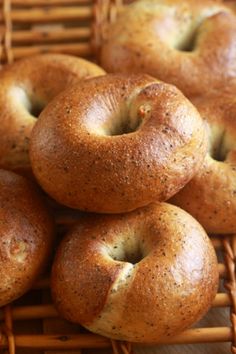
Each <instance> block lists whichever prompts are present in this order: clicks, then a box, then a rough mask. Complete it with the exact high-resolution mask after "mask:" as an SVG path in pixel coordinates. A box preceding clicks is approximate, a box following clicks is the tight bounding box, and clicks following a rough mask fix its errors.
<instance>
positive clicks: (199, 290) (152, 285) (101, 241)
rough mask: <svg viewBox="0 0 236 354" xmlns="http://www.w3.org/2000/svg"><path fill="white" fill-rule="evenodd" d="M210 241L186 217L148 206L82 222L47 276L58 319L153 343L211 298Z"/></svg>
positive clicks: (192, 318)
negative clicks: (58, 314)
mask: <svg viewBox="0 0 236 354" xmlns="http://www.w3.org/2000/svg"><path fill="white" fill-rule="evenodd" d="M217 284H218V268H217V260H216V256H215V252H214V249H213V246H212V244H211V241H210V240H209V239H208V237H207V235H206V233H205V232H204V230H203V228H202V227H201V226H200V224H198V222H197V221H196V220H194V219H193V218H192V217H191V216H190V215H189V214H187V213H186V212H184V211H183V210H181V209H179V208H177V207H174V206H172V205H170V204H165V203H160V204H152V205H149V206H148V207H145V208H142V209H138V210H136V211H134V212H131V213H128V214H123V215H110V216H108V215H106V216H97V217H92V218H91V219H90V218H88V219H87V220H83V221H82V222H81V223H80V224H78V225H77V226H76V227H75V228H74V230H73V231H71V232H70V233H69V234H68V236H67V237H66V238H65V239H64V240H63V241H62V243H61V245H60V247H59V250H58V252H57V255H56V258H55V261H54V265H53V270H52V293H53V298H54V300H55V304H56V307H57V308H58V310H59V313H60V314H61V315H62V316H64V317H65V318H66V319H68V320H69V321H72V322H77V323H80V324H81V325H83V326H85V327H86V328H88V329H89V330H91V331H93V332H96V333H99V334H102V335H104V336H107V337H111V338H115V339H120V340H128V341H132V342H158V341H159V340H162V341H163V340H165V339H166V338H168V337H169V336H173V335H175V334H177V333H178V332H180V331H182V330H184V329H185V328H186V327H188V326H190V325H192V324H193V323H194V322H196V321H197V320H199V318H200V317H201V316H203V315H204V314H205V312H206V311H207V309H208V308H209V307H210V305H211V303H212V300H213V299H214V297H215V294H216V290H217Z"/></svg>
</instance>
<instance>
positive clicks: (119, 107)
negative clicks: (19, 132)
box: [30, 74, 206, 213]
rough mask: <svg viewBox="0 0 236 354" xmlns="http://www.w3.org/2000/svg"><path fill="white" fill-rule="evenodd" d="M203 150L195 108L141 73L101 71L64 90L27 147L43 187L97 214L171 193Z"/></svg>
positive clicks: (196, 165) (131, 207)
mask: <svg viewBox="0 0 236 354" xmlns="http://www.w3.org/2000/svg"><path fill="white" fill-rule="evenodd" d="M205 153H206V134H205V126H204V123H203V121H202V119H201V117H200V115H199V114H198V112H197V110H196V109H195V108H194V106H193V105H192V104H191V103H190V102H189V101H188V100H187V99H186V98H185V97H184V95H183V94H182V93H181V92H180V91H179V90H178V89H177V88H175V87H174V86H172V85H169V84H165V83H163V82H160V81H158V80H156V79H154V78H152V77H150V76H148V75H144V74H141V75H131V76H127V75H111V74H110V75H105V76H102V77H100V78H93V79H89V80H86V82H83V83H81V84H80V85H76V86H73V87H72V88H71V89H67V90H65V91H64V92H63V93H62V94H60V95H58V96H57V97H56V98H55V99H54V100H53V101H52V102H51V103H49V105H48V106H47V107H46V109H45V110H44V111H43V112H42V113H41V115H40V118H39V119H38V121H37V123H36V125H35V127H34V129H33V132H32V139H31V144H30V158H31V163H32V168H33V172H34V174H35V176H36V178H37V180H38V182H39V183H40V185H41V186H42V187H43V188H44V190H45V191H46V192H47V193H48V194H49V195H50V196H51V197H53V198H54V199H56V200H57V201H58V202H60V203H62V204H64V205H67V206H70V207H73V208H78V209H81V210H86V211H95V212H99V213H117V212H125V211H131V210H134V209H136V208H138V207H141V206H144V205H147V204H149V203H150V202H154V201H163V200H166V199H168V198H170V197H171V196H172V195H174V194H175V193H176V192H178V191H179V190H180V188H182V187H183V186H184V185H185V184H186V183H187V182H188V181H189V180H190V179H191V178H192V177H193V175H194V174H195V173H196V171H197V170H198V168H199V166H200V164H201V163H202V161H203V159H204V156H205Z"/></svg>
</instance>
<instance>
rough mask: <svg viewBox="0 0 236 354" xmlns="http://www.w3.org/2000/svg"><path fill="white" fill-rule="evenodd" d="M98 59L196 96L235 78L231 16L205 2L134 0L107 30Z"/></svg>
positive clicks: (235, 27) (235, 21)
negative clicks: (150, 76)
mask: <svg viewBox="0 0 236 354" xmlns="http://www.w3.org/2000/svg"><path fill="white" fill-rule="evenodd" d="M100 61H101V64H102V66H103V67H104V68H105V69H106V70H107V71H108V72H123V73H131V72H133V73H136V72H138V73H140V72H144V73H147V74H150V75H152V76H154V77H156V78H158V79H160V80H163V81H165V82H169V83H171V84H174V85H176V86H177V87H178V88H179V89H181V91H183V92H184V94H185V95H187V96H192V95H202V94H205V93H207V92H208V91H209V89H212V88H218V89H220V88H221V86H222V85H223V84H226V85H227V84H228V82H229V81H231V80H236V16H235V14H234V13H233V12H232V11H231V10H230V8H229V7H227V6H226V5H224V4H220V3H217V2H215V1H211V0H141V1H135V2H134V3H133V4H131V5H129V6H125V7H124V11H123V12H122V13H121V14H120V16H119V17H118V19H117V21H116V22H115V23H114V24H112V25H111V27H110V28H109V30H108V33H107V38H106V40H104V42H103V44H102V48H101V55H100Z"/></svg>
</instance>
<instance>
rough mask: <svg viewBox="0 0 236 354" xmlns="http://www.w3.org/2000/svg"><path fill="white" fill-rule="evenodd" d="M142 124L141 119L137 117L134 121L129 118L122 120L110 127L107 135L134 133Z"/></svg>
mask: <svg viewBox="0 0 236 354" xmlns="http://www.w3.org/2000/svg"><path fill="white" fill-rule="evenodd" d="M140 124H141V119H140V118H139V117H137V119H136V120H135V121H134V120H133V121H131V119H127V120H126V121H123V122H122V121H121V122H119V124H116V125H114V126H113V127H111V128H110V129H109V132H108V134H107V135H109V136H115V135H124V134H130V133H134V132H135V131H137V130H138V128H139V126H140Z"/></svg>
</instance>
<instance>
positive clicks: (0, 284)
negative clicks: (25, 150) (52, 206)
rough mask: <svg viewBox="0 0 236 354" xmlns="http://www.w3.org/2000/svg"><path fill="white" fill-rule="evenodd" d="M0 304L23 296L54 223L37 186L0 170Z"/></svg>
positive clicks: (44, 257)
mask: <svg viewBox="0 0 236 354" xmlns="http://www.w3.org/2000/svg"><path fill="white" fill-rule="evenodd" d="M0 226H1V234H0V279H1V280H0V306H3V305H5V304H7V303H9V302H12V301H13V300H15V299H16V298H18V297H20V296H21V295H23V294H24V293H25V292H26V291H28V290H29V289H30V288H31V286H32V285H33V283H34V281H35V280H36V278H37V277H38V276H39V275H40V274H41V273H42V271H44V269H45V267H46V265H47V261H48V257H49V255H50V252H51V249H52V242H53V233H54V232H53V231H54V223H53V219H52V217H51V216H50V214H49V211H48V210H47V208H46V206H45V205H44V202H43V200H42V197H41V195H40V193H39V191H38V190H37V188H36V187H35V186H34V185H33V184H32V183H31V182H29V181H27V180H26V179H25V178H23V177H21V176H18V175H16V174H15V173H12V172H9V171H4V170H0Z"/></svg>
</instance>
